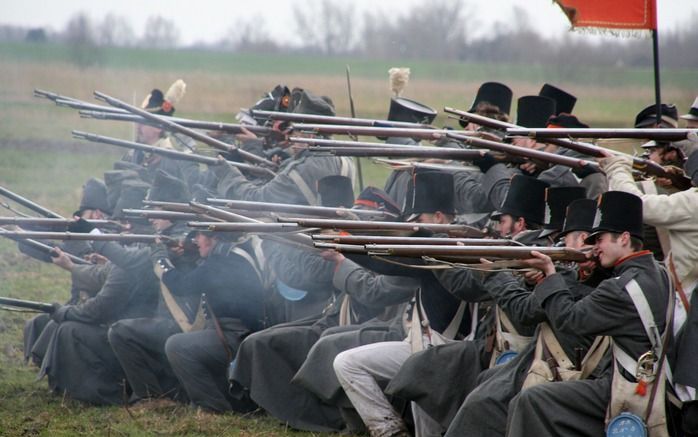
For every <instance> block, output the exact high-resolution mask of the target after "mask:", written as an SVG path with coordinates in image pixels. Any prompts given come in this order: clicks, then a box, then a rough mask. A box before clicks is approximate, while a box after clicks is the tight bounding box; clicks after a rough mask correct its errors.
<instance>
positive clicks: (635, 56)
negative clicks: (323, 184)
mask: <svg viewBox="0 0 698 437" xmlns="http://www.w3.org/2000/svg"><path fill="white" fill-rule="evenodd" d="M471 5H472V4H471V3H466V2H463V1H462V0H433V1H430V2H422V3H420V4H417V5H415V6H413V7H411V8H406V9H404V10H399V11H394V10H391V11H388V12H384V11H370V12H365V13H362V14H360V13H359V12H358V11H357V10H356V9H355V7H354V5H353V4H352V3H351V2H343V1H341V0H304V1H301V2H295V3H294V5H293V6H292V14H291V16H290V20H291V22H292V26H293V35H294V36H295V38H292V39H290V40H286V41H279V40H277V39H275V38H274V37H273V36H272V35H271V33H270V32H269V30H268V24H267V22H266V20H265V18H264V16H262V15H253V16H246V17H244V18H238V19H237V20H236V21H235V22H234V23H232V25H231V27H230V30H229V31H228V32H227V34H226V35H225V36H224V37H222V38H221V39H220V40H219V41H217V42H215V43H206V44H202V43H200V44H196V45H195V46H194V48H197V49H203V50H218V51H229V52H245V53H250V52H253V53H277V52H283V53H303V54H322V55H326V56H336V55H341V56H348V55H349V56H356V57H364V58H369V59H371V58H375V59H391V58H394V59H411V58H412V59H433V60H459V61H463V62H492V63H500V62H506V63H513V64H520V63H527V64H531V63H535V64H543V65H547V64H549V65H565V67H566V68H574V67H575V66H582V65H604V66H613V65H625V66H649V65H651V62H652V51H651V43H650V41H649V40H648V39H634V38H617V39H605V40H604V41H603V42H602V43H600V44H599V43H598V41H592V40H591V39H590V38H573V37H571V36H570V35H569V34H568V33H564V34H562V35H560V37H559V38H557V39H550V38H545V37H543V36H541V34H540V33H539V32H538V31H537V29H536V28H535V27H534V25H533V24H532V21H531V19H530V17H529V15H528V13H527V11H526V9H525V8H523V7H516V10H515V11H514V13H513V17H514V19H513V20H512V21H511V22H508V23H506V24H505V23H497V24H495V25H493V26H491V28H490V29H487V30H486V31H484V30H483V29H482V25H481V24H480V23H479V21H478V16H477V10H476V9H475V8H474V7H473V6H471ZM551 7H552V6H551ZM696 21H698V14H696V13H693V14H692V15H691V16H689V17H686V22H685V25H683V26H680V27H679V28H678V29H676V30H673V31H666V30H665V31H662V32H661V33H660V53H661V62H662V65H664V66H667V67H673V68H695V67H698V51H697V50H695V48H696V47H698V28H697V27H695V26H692V23H695V22H696ZM2 40H4V41H8V40H15V41H17V40H29V41H35V42H37V41H46V42H63V43H68V44H71V45H73V46H75V47H77V49H76V54H79V53H80V52H83V53H88V54H89V53H90V50H91V49H93V48H97V47H101V46H138V47H152V48H175V47H181V45H180V43H179V41H180V32H179V29H178V28H177V26H176V25H175V24H174V22H173V21H171V20H168V19H166V18H163V17H159V16H154V17H150V18H149V20H148V22H147V24H146V27H145V29H144V30H143V32H142V34H141V35H136V33H135V31H134V30H133V28H132V27H131V26H130V24H129V23H128V21H127V20H126V19H124V18H123V17H119V16H115V15H111V14H110V15H107V16H106V17H104V19H103V20H101V21H98V22H94V21H92V20H90V18H89V17H88V16H86V15H85V14H77V15H75V16H74V17H73V18H71V19H70V20H69V22H68V23H67V24H66V26H65V27H64V28H63V29H62V30H60V31H54V32H50V31H48V30H46V29H21V28H13V27H8V26H0V41H2ZM76 62H79V63H84V64H89V63H98V62H99V56H98V55H97V54H96V53H92V57H91V58H90V57H86V58H85V59H79V58H78V57H77V56H76Z"/></svg>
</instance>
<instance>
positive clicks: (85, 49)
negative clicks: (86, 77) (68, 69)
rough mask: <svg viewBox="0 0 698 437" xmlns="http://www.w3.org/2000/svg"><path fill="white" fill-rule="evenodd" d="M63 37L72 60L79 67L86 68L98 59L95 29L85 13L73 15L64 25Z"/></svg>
mask: <svg viewBox="0 0 698 437" xmlns="http://www.w3.org/2000/svg"><path fill="white" fill-rule="evenodd" d="M63 37H64V39H65V41H66V43H67V44H68V45H69V46H70V57H71V59H72V61H73V62H74V63H75V64H77V65H78V66H79V67H80V68H86V67H88V66H90V65H93V64H96V63H98V62H99V61H100V54H99V49H98V48H97V42H96V38H95V30H94V27H93V25H92V22H91V21H90V18H89V17H88V16H87V15H86V14H84V13H78V14H75V15H73V17H72V18H70V19H69V20H68V23H67V24H66V26H65V30H64V32H63Z"/></svg>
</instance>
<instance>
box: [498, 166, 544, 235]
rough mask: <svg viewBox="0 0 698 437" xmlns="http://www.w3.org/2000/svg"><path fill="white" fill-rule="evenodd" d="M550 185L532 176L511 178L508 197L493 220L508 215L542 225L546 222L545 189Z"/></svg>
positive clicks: (519, 175)
mask: <svg viewBox="0 0 698 437" xmlns="http://www.w3.org/2000/svg"><path fill="white" fill-rule="evenodd" d="M549 186H550V184H548V183H547V182H544V181H541V180H540V179H536V178H534V177H530V176H524V175H521V174H516V175H514V176H513V177H512V178H511V184H510V185H509V191H508V192H507V197H506V198H505V199H504V203H502V206H501V208H499V211H497V212H496V213H494V214H492V218H493V219H495V220H496V219H497V218H498V217H500V216H502V215H504V214H508V215H511V216H514V217H523V218H524V219H526V222H528V223H534V224H538V225H542V224H543V223H544V222H545V189H546V188H548V187H549Z"/></svg>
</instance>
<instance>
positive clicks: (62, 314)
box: [51, 302, 70, 323]
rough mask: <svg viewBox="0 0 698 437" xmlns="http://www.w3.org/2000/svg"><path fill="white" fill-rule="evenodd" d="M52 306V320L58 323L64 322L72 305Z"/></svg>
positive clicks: (54, 304) (55, 304)
mask: <svg viewBox="0 0 698 437" xmlns="http://www.w3.org/2000/svg"><path fill="white" fill-rule="evenodd" d="M52 305H53V312H52V313H51V319H52V320H53V321H54V322H56V323H61V322H64V321H65V318H66V314H67V313H68V309H70V305H61V304H59V303H55V302H54V303H53V304H52Z"/></svg>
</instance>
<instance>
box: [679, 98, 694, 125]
mask: <svg viewBox="0 0 698 437" xmlns="http://www.w3.org/2000/svg"><path fill="white" fill-rule="evenodd" d="M681 118H682V119H684V120H698V97H696V99H695V100H694V101H693V104H692V105H691V109H689V110H688V114H684V115H682V116H681Z"/></svg>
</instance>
